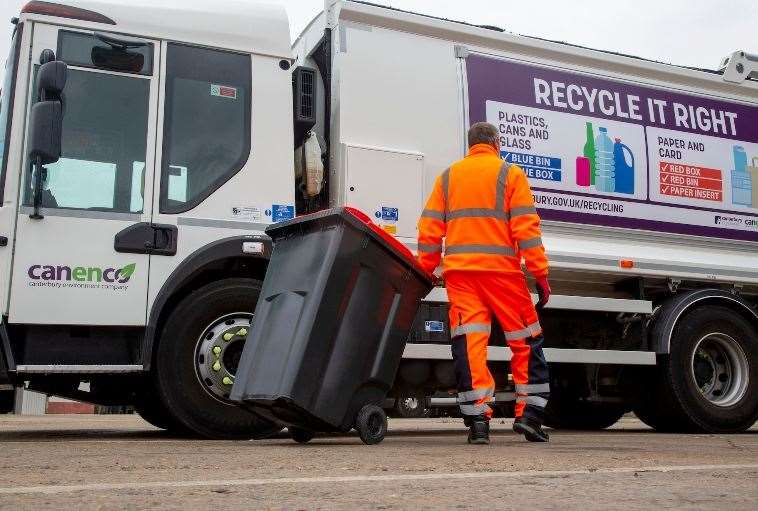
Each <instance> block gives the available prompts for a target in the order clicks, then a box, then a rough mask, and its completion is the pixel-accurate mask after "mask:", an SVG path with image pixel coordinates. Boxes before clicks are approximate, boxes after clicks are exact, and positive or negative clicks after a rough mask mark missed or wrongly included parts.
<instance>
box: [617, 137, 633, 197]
mask: <svg viewBox="0 0 758 511" xmlns="http://www.w3.org/2000/svg"><path fill="white" fill-rule="evenodd" d="M627 154H628V155H629V161H627V158H626V155H627ZM613 164H614V167H615V169H616V186H615V191H616V192H617V193H627V194H629V195H634V153H633V152H632V150H631V149H629V146H627V145H626V144H622V143H621V139H620V138H617V139H616V143H615V144H614V145H613Z"/></svg>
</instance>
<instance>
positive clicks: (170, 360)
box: [153, 278, 282, 439]
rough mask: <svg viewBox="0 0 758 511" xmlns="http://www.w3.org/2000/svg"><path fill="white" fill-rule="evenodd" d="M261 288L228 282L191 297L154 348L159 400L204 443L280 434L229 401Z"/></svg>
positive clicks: (246, 281) (174, 313) (175, 312)
mask: <svg viewBox="0 0 758 511" xmlns="http://www.w3.org/2000/svg"><path fill="white" fill-rule="evenodd" d="M260 289H261V284H260V282H259V281H257V280H254V279H244V278H238V279H226V280H221V281H218V282H214V283H211V284H208V285H206V286H204V287H202V288H200V289H198V290H197V291H195V292H193V293H192V294H190V295H189V296H187V297H186V298H184V300H182V301H181V302H180V303H179V305H178V306H177V307H176V308H175V309H174V310H173V311H172V313H171V315H170V316H169V317H168V319H167V321H166V323H165V326H164V327H163V331H162V333H161V336H160V340H159V342H158V347H157V350H156V354H155V361H154V369H155V370H154V372H153V374H154V378H155V384H156V388H157V390H158V393H159V397H160V399H161V401H162V402H163V403H165V405H166V409H167V411H168V412H169V414H170V415H171V416H173V417H174V418H175V419H176V420H177V421H178V422H179V423H180V424H181V425H183V426H184V427H186V428H187V429H188V430H189V431H191V432H193V433H194V434H196V435H198V436H201V437H205V438H216V439H242V438H252V437H253V436H255V437H258V438H261V437H264V436H267V435H269V434H274V433H276V432H278V431H280V430H281V429H282V428H280V427H279V426H276V425H275V424H273V423H272V422H270V421H267V420H265V419H262V418H260V417H258V416H256V415H253V414H252V413H250V412H248V411H247V410H244V409H242V408H240V407H238V406H237V405H236V403H233V402H232V401H230V400H229V392H230V391H231V389H232V384H233V383H234V376H235V374H236V371H237V365H238V364H239V360H240V356H241V355H242V348H243V346H244V343H245V339H246V336H247V333H248V331H249V329H250V323H251V321H252V318H253V313H252V311H253V310H254V309H255V304H256V303H257V301H258V296H259V295H260Z"/></svg>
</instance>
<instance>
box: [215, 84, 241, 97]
mask: <svg viewBox="0 0 758 511" xmlns="http://www.w3.org/2000/svg"><path fill="white" fill-rule="evenodd" d="M211 96H216V97H218V98H229V99H237V88H236V87H229V86H227V85H216V84H213V83H212V84H211Z"/></svg>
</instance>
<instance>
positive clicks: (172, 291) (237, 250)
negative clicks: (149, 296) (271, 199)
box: [142, 235, 272, 371]
mask: <svg viewBox="0 0 758 511" xmlns="http://www.w3.org/2000/svg"><path fill="white" fill-rule="evenodd" d="M246 242H253V243H262V244H263V251H262V253H247V252H245V251H244V250H243V243H246ZM271 251H272V243H271V239H270V238H269V237H267V236H265V235H248V236H233V237H229V238H224V239H221V240H217V241H214V242H212V243H209V244H208V245H205V246H203V247H201V248H199V249H197V250H196V251H195V252H193V253H192V254H190V255H189V256H188V257H187V258H186V259H184V261H182V262H181V264H179V266H177V267H176V268H175V269H174V271H173V272H171V275H169V277H168V278H167V279H166V281H165V282H164V283H163V286H162V287H161V289H160V291H159V292H158V294H157V295H156V297H155V301H154V302H153V304H152V306H151V307H150V315H149V316H148V321H147V328H146V329H145V339H144V341H143V344H142V364H143V367H144V370H145V371H149V370H150V368H151V366H152V361H153V356H154V353H155V347H156V345H157V343H156V340H157V338H158V335H159V332H160V331H161V329H162V328H163V324H164V323H165V321H166V318H167V317H168V315H169V313H170V312H171V310H172V309H173V308H174V306H176V305H177V304H178V303H179V302H180V301H181V300H182V299H184V298H185V297H186V296H188V295H189V294H190V293H191V292H192V291H193V290H195V289H198V288H200V287H202V286H204V285H206V284H208V283H211V282H214V281H216V280H219V279H222V278H230V277H245V278H256V279H259V280H261V281H262V280H263V278H264V277H265V275H266V269H267V267H268V262H269V259H270V257H271Z"/></svg>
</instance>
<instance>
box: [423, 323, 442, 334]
mask: <svg viewBox="0 0 758 511" xmlns="http://www.w3.org/2000/svg"><path fill="white" fill-rule="evenodd" d="M424 330H426V331H427V332H433V333H442V332H444V331H445V323H443V322H442V321H424Z"/></svg>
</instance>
